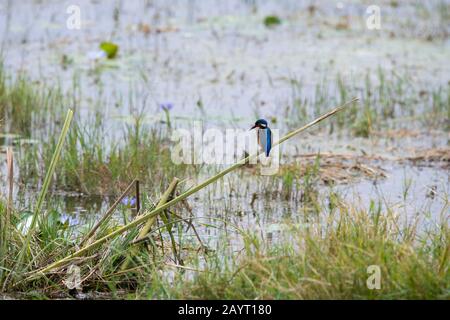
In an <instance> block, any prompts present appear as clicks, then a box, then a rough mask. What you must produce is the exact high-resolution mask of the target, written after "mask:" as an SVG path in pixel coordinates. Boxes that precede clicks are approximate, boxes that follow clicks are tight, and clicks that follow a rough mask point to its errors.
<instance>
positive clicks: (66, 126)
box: [16, 109, 73, 268]
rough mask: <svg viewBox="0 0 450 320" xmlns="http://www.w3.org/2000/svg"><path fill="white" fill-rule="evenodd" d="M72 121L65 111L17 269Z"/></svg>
mask: <svg viewBox="0 0 450 320" xmlns="http://www.w3.org/2000/svg"><path fill="white" fill-rule="evenodd" d="M72 119H73V111H72V110H71V109H69V110H68V111H67V115H66V120H65V121H64V125H63V128H62V131H61V134H60V136H59V139H58V143H57V144H56V148H55V151H54V153H53V157H52V160H51V162H50V166H49V168H48V170H47V173H46V175H45V179H44V183H43V185H42V189H41V192H40V193H39V197H38V200H37V204H36V207H35V209H34V213H33V218H32V220H31V224H30V227H29V229H28V231H27V235H26V238H25V243H24V246H23V248H22V250H21V251H20V253H19V258H18V260H17V264H16V266H17V267H19V268H20V267H21V266H22V260H23V257H24V254H25V252H27V251H28V249H29V245H30V241H31V237H32V236H33V234H34V232H35V229H36V223H37V221H38V218H39V214H40V213H41V210H42V205H43V204H44V200H45V196H46V195H47V191H48V188H49V186H50V182H51V179H52V176H53V174H54V173H55V168H56V164H57V163H58V160H59V157H60V155H61V150H62V147H63V144H64V140H65V138H66V136H67V132H68V131H69V128H70V124H71V122H72Z"/></svg>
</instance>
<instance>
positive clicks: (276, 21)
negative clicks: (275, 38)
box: [264, 16, 281, 28]
mask: <svg viewBox="0 0 450 320" xmlns="http://www.w3.org/2000/svg"><path fill="white" fill-rule="evenodd" d="M280 24H281V19H280V18H279V17H278V16H267V17H265V18H264V25H265V26H266V27H267V28H273V27H275V26H278V25H280Z"/></svg>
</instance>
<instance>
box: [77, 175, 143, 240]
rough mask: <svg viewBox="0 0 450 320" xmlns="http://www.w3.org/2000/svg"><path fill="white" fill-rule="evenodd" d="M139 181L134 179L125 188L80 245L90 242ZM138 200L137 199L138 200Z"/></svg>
mask: <svg viewBox="0 0 450 320" xmlns="http://www.w3.org/2000/svg"><path fill="white" fill-rule="evenodd" d="M136 183H137V180H136V179H134V180H133V181H132V182H131V183H130V184H129V185H128V187H127V188H126V189H125V191H124V192H122V194H121V195H120V197H119V198H117V200H116V201H115V202H114V204H113V205H112V206H111V207H110V208H109V209H108V210H107V211H106V213H105V214H104V215H103V217H102V218H101V219H100V220H99V221H98V222H97V224H96V225H95V226H94V227H93V228H92V229H91V230H90V231H89V233H88V234H87V235H86V236H85V237H84V238H83V240H81V242H80V247H83V246H84V245H85V244H86V243H88V242H89V241H90V240H91V239H92V237H93V236H94V235H95V232H96V231H97V230H98V228H100V226H101V225H102V224H104V223H105V222H106V221H108V220H109V218H111V215H112V214H113V213H114V210H115V209H116V207H117V206H118V205H119V204H120V202H121V201H122V200H123V198H125V196H126V195H127V194H128V193H129V192H130V190H131V188H132V187H133V186H135V185H136ZM136 201H137V200H136Z"/></svg>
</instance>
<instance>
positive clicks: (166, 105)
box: [159, 102, 173, 111]
mask: <svg viewBox="0 0 450 320" xmlns="http://www.w3.org/2000/svg"><path fill="white" fill-rule="evenodd" d="M159 107H160V108H161V110H163V111H170V110H172V108H173V104H172V103H171V102H165V103H161V104H160V105H159Z"/></svg>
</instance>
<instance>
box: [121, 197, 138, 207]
mask: <svg viewBox="0 0 450 320" xmlns="http://www.w3.org/2000/svg"><path fill="white" fill-rule="evenodd" d="M121 202H122V204H124V205H126V206H130V207H134V206H135V204H136V197H125V198H123V199H122V201H121Z"/></svg>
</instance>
